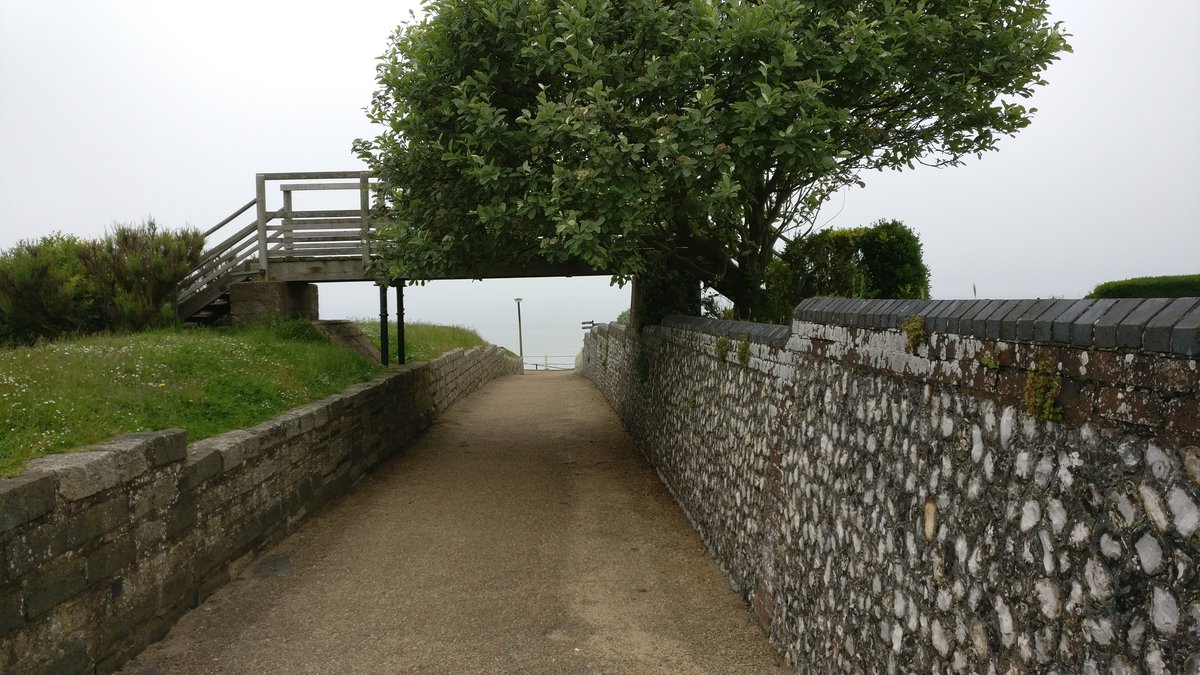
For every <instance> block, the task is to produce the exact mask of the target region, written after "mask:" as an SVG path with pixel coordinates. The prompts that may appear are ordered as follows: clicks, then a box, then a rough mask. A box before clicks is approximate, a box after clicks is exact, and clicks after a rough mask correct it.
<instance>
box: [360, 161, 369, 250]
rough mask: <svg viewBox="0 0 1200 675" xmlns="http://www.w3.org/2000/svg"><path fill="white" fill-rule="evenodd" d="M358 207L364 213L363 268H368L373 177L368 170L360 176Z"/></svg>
mask: <svg viewBox="0 0 1200 675" xmlns="http://www.w3.org/2000/svg"><path fill="white" fill-rule="evenodd" d="M358 185H359V190H358V208H359V211H360V212H361V214H362V261H363V268H364V269H366V268H367V267H369V266H370V265H371V238H370V231H371V219H370V212H371V192H370V189H371V177H370V174H368V173H367V172H365V171H364V172H363V173H362V175H361V176H359V177H358Z"/></svg>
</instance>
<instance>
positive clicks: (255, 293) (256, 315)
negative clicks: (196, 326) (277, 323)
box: [229, 281, 320, 326]
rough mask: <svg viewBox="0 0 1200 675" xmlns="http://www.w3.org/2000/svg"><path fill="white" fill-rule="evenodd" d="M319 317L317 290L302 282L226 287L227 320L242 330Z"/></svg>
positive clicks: (262, 283) (257, 282)
mask: <svg viewBox="0 0 1200 675" xmlns="http://www.w3.org/2000/svg"><path fill="white" fill-rule="evenodd" d="M319 316H320V311H319V303H318V301H317V287H316V285H315V284H310V283H306V282H302V281H248V282H245V283H240V284H230V286H229V320H230V323H232V324H233V325H235V326H241V325H246V324H251V323H259V322H262V321H270V320H272V319H309V320H316V319H317V318H319Z"/></svg>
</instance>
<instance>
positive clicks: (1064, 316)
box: [1049, 300, 1095, 345]
mask: <svg viewBox="0 0 1200 675" xmlns="http://www.w3.org/2000/svg"><path fill="white" fill-rule="evenodd" d="M1094 302H1095V300H1075V301H1072V302H1071V304H1070V305H1068V306H1067V307H1066V309H1064V310H1063V311H1062V312H1060V313H1059V315H1058V316H1056V317H1054V320H1053V321H1051V322H1050V340H1049V341H1050V342H1057V343H1059V344H1064V345H1065V344H1070V343H1071V327H1072V326H1074V325H1075V321H1076V320H1077V319H1078V318H1079V317H1080V316H1082V315H1083V313H1084V312H1086V311H1087V310H1088V308H1089V307H1091V306H1092V303H1094Z"/></svg>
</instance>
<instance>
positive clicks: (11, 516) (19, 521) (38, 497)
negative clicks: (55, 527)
mask: <svg viewBox="0 0 1200 675" xmlns="http://www.w3.org/2000/svg"><path fill="white" fill-rule="evenodd" d="M57 490H58V476H57V474H53V473H27V474H24V475H21V476H17V477H16V478H6V479H3V480H0V534H3V533H4V532H8V531H9V530H13V529H16V528H18V527H20V526H22V525H24V524H25V523H28V522H30V521H33V520H36V519H38V518H41V517H42V516H44V515H46V514H47V513H50V512H51V511H53V510H54V493H55V492H56V491H57Z"/></svg>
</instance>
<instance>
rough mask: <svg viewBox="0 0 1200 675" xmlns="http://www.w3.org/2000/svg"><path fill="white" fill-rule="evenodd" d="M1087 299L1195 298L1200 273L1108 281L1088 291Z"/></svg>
mask: <svg viewBox="0 0 1200 675" xmlns="http://www.w3.org/2000/svg"><path fill="white" fill-rule="evenodd" d="M1085 297H1087V298H1088V299H1100V298H1195V297H1200V274H1182V275H1178V276H1163V277H1136V278H1133V279H1124V280H1122V281H1108V282H1105V283H1103V284H1100V285H1098V286H1096V287H1095V288H1093V289H1092V292H1091V293H1088V294H1087V296H1085Z"/></svg>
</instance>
